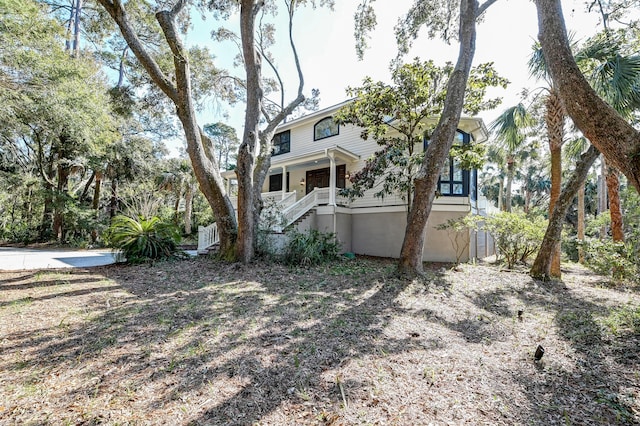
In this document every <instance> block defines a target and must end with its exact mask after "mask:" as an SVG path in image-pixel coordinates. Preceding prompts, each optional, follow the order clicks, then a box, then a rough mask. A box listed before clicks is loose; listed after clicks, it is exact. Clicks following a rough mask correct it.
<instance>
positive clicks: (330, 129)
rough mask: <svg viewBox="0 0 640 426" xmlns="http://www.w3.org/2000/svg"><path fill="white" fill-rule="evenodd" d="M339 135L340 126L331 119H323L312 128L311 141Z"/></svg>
mask: <svg viewBox="0 0 640 426" xmlns="http://www.w3.org/2000/svg"><path fill="white" fill-rule="evenodd" d="M338 133H340V126H339V125H338V123H336V122H335V121H333V117H327V118H323V119H322V120H320V121H318V122H317V123H316V125H315V126H313V140H314V141H317V140H319V139H324V138H328V137H330V136H335V135H337V134H338Z"/></svg>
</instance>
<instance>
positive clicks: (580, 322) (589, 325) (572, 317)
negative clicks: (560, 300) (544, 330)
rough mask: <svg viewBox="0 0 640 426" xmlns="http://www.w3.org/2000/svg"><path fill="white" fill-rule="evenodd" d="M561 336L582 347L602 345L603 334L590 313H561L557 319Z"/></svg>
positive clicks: (584, 311)
mask: <svg viewBox="0 0 640 426" xmlns="http://www.w3.org/2000/svg"><path fill="white" fill-rule="evenodd" d="M557 322H558V327H559V328H560V334H561V335H563V336H564V337H566V338H567V339H569V340H571V341H572V342H574V343H577V344H580V345H591V344H597V343H600V341H601V338H602V332H601V329H600V326H599V325H598V323H596V321H595V320H594V317H593V314H592V313H591V312H589V311H586V310H583V311H568V312H561V313H560V314H558V317H557Z"/></svg>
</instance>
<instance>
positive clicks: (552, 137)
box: [545, 87, 564, 278]
mask: <svg viewBox="0 0 640 426" xmlns="http://www.w3.org/2000/svg"><path fill="white" fill-rule="evenodd" d="M545 122H546V126H547V135H548V137H549V152H550V153H551V195H550V197H549V217H551V214H552V213H553V208H554V207H555V204H556V201H557V200H558V198H559V197H560V189H561V185H562V143H563V142H564V141H563V139H564V113H563V107H562V101H561V100H560V96H559V94H558V92H557V90H556V89H555V88H554V87H552V88H551V90H550V93H549V96H548V97H547V104H546V114H545ZM560 244H561V241H557V242H556V246H555V248H554V250H553V255H552V257H551V271H550V275H551V276H552V277H555V278H560V256H561V245H560Z"/></svg>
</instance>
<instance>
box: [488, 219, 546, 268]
mask: <svg viewBox="0 0 640 426" xmlns="http://www.w3.org/2000/svg"><path fill="white" fill-rule="evenodd" d="M484 228H485V229H486V230H487V231H489V232H490V233H491V235H492V236H493V238H494V240H495V243H496V248H497V250H498V254H499V255H500V256H502V257H504V260H505V262H506V263H507V267H508V268H511V267H513V265H515V264H516V263H517V262H523V263H525V262H526V261H527V259H528V258H529V257H531V256H533V255H534V254H535V253H536V252H537V251H538V248H540V244H541V243H542V239H543V238H544V232H545V230H546V222H545V221H544V220H542V219H539V218H538V219H533V220H531V219H529V218H527V217H526V216H525V215H524V214H522V213H508V212H500V213H498V214H496V215H493V216H489V217H487V218H486V219H485V223H484Z"/></svg>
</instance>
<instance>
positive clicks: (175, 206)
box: [173, 190, 182, 226]
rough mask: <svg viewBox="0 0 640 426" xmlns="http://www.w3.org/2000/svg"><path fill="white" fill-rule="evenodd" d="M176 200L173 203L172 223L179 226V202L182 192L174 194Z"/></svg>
mask: <svg viewBox="0 0 640 426" xmlns="http://www.w3.org/2000/svg"><path fill="white" fill-rule="evenodd" d="M175 196H176V200H175V201H174V202H173V223H175V224H176V226H178V225H179V224H180V200H181V199H182V191H180V190H178V191H176V192H175Z"/></svg>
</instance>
